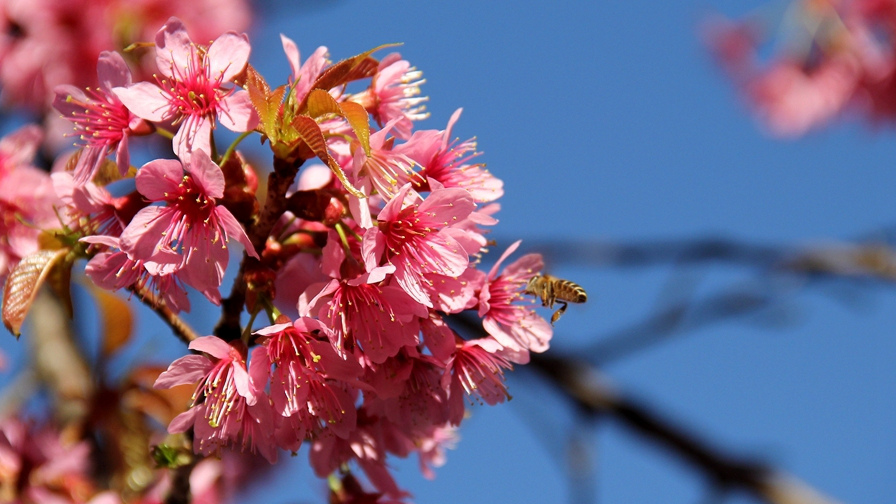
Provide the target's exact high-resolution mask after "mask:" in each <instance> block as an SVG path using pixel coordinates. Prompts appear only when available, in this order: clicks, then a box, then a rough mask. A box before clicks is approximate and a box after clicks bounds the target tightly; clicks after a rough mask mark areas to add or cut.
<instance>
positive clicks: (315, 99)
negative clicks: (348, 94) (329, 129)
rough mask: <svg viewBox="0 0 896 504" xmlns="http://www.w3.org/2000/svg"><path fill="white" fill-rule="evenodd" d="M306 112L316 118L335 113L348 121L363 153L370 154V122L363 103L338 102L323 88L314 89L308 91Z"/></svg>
mask: <svg viewBox="0 0 896 504" xmlns="http://www.w3.org/2000/svg"><path fill="white" fill-rule="evenodd" d="M307 102H308V103H307V105H308V108H307V113H308V115H309V116H311V117H313V118H315V119H317V118H319V117H321V116H323V115H325V114H336V115H338V116H339V117H342V118H343V119H345V120H346V121H348V123H349V125H350V126H351V127H352V130H353V131H354V132H355V136H356V137H357V138H358V141H359V142H361V146H362V148H363V149H364V153H365V154H367V155H368V156H369V155H370V122H369V120H368V115H367V110H366V109H365V108H364V106H363V105H361V104H359V103H355V102H351V101H347V102H342V103H339V102H337V101H336V99H335V98H333V96H332V95H331V94H330V93H328V92H326V91H324V90H323V89H315V90H313V91H311V92H310V93H308V99H307Z"/></svg>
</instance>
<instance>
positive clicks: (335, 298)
mask: <svg viewBox="0 0 896 504" xmlns="http://www.w3.org/2000/svg"><path fill="white" fill-rule="evenodd" d="M367 279H368V275H367V274H365V275H362V276H361V277H359V278H357V279H355V280H351V281H348V282H346V281H339V280H336V279H334V280H332V281H330V283H328V284H327V285H326V286H325V287H324V288H323V290H322V291H320V293H319V294H317V296H315V297H314V299H312V300H311V302H310V305H311V306H310V313H313V314H317V315H318V316H319V317H320V319H321V320H322V321H324V323H326V324H327V325H328V326H330V327H332V328H333V332H332V333H330V334H331V343H332V344H333V347H334V348H335V349H336V350H337V351H338V352H340V353H341V354H344V353H345V352H347V351H348V352H350V349H351V348H352V347H354V346H355V345H360V346H361V348H362V349H363V351H364V354H365V355H366V356H367V357H368V358H370V359H371V360H372V361H373V362H383V361H384V360H386V359H387V358H388V357H392V356H394V355H395V354H397V353H398V351H399V350H400V349H401V348H403V347H405V346H413V345H416V344H417V333H418V332H419V331H420V325H419V322H418V318H419V317H426V316H427V311H426V308H425V307H424V306H423V305H421V304H420V303H418V302H417V301H415V300H413V299H411V298H410V297H409V296H408V295H407V294H406V293H405V292H404V291H403V290H402V289H400V288H398V287H394V286H391V285H385V286H380V285H375V284H370V283H367Z"/></svg>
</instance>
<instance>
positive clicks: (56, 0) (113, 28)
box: [0, 0, 252, 112]
mask: <svg viewBox="0 0 896 504" xmlns="http://www.w3.org/2000/svg"><path fill="white" fill-rule="evenodd" d="M175 12H176V13H178V16H180V18H181V19H182V20H183V21H184V23H185V24H186V25H187V26H189V27H190V29H191V30H193V31H192V34H193V37H194V38H196V40H198V41H202V42H204V43H205V42H207V41H210V40H212V39H214V38H215V37H217V36H218V34H220V33H221V32H224V31H226V30H245V29H246V28H248V27H249V23H250V21H251V18H252V13H251V11H250V9H249V5H248V3H247V2H246V0H193V1H189V2H179V1H176V0H2V1H0V98H2V102H3V104H4V105H6V106H10V105H15V106H27V107H30V108H31V109H33V110H35V111H38V112H40V111H43V110H45V109H48V108H49V106H50V103H51V101H52V99H53V88H55V87H56V86H57V85H60V84H72V85H75V86H78V87H80V88H84V87H87V86H94V85H95V84H96V81H95V79H94V76H95V74H94V69H95V68H96V58H97V56H99V54H100V52H102V51H112V50H118V51H121V50H123V49H124V48H126V47H127V46H129V45H130V44H131V43H133V42H135V41H143V40H152V38H153V35H154V34H155V32H156V30H158V27H159V26H160V25H161V24H163V23H164V22H165V21H166V20H167V19H168V17H169V16H170V15H171V14H172V13H175ZM130 59H131V63H140V65H139V71H138V73H139V74H140V75H148V71H151V69H150V68H149V67H146V65H144V64H143V62H142V60H138V59H137V58H136V57H134V56H130Z"/></svg>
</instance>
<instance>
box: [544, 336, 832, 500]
mask: <svg viewBox="0 0 896 504" xmlns="http://www.w3.org/2000/svg"><path fill="white" fill-rule="evenodd" d="M530 364H531V365H532V367H533V368H535V369H537V370H538V371H540V372H541V373H542V375H543V376H544V377H546V378H547V379H548V380H550V381H551V382H552V383H553V384H554V385H556V386H557V387H558V388H559V389H560V391H561V392H563V394H564V395H565V396H566V397H568V398H569V399H570V400H572V401H573V402H574V404H575V405H576V406H577V407H578V408H579V409H581V410H583V411H585V412H586V413H588V414H591V415H607V416H610V417H612V418H614V419H616V420H617V421H619V422H621V423H622V424H624V425H625V426H627V427H629V428H630V429H632V430H634V431H635V432H637V433H638V434H640V435H642V436H644V437H646V438H648V439H651V440H653V441H654V442H656V443H658V444H661V445H663V446H665V447H666V448H667V449H669V450H670V451H672V452H673V453H675V454H676V455H678V456H679V457H681V458H682V459H683V460H685V461H687V462H688V463H690V464H691V465H693V466H695V467H696V468H697V469H699V470H700V471H701V472H702V473H703V474H705V475H706V476H707V478H709V479H710V480H711V483H712V484H713V485H715V486H717V487H719V488H722V489H726V490H732V489H741V490H745V491H747V492H749V493H751V494H753V495H754V496H755V497H757V498H759V499H761V500H763V501H765V502H768V503H770V504H797V503H799V504H835V503H836V502H837V501H835V500H832V499H830V498H829V497H826V496H824V495H822V494H820V493H819V492H817V491H816V490H814V489H812V488H811V487H809V486H808V485H806V484H805V483H803V482H801V481H800V480H798V479H796V478H794V477H792V476H790V475H787V474H785V473H783V472H781V471H778V470H776V469H774V468H772V467H770V466H768V465H765V464H761V463H757V462H754V461H750V460H744V459H740V458H737V457H734V456H730V455H727V454H725V453H723V452H722V451H720V450H718V449H716V448H714V447H712V446H710V445H709V444H708V443H706V442H705V441H703V440H701V439H699V438H697V437H696V436H694V435H692V434H690V433H688V432H686V431H685V430H684V429H682V428H680V427H677V426H674V425H673V424H672V423H671V422H669V421H668V420H665V419H662V418H660V416H659V415H657V414H655V413H653V412H651V411H650V410H649V409H648V408H647V407H645V406H643V405H641V404H638V403H637V402H636V401H634V400H632V399H631V398H626V397H624V396H622V395H621V394H620V393H619V392H617V391H615V390H614V389H613V388H612V387H611V386H610V385H609V384H608V380H607V379H606V378H605V377H604V376H603V375H602V374H601V373H600V372H598V371H597V370H596V369H595V368H594V367H592V366H591V365H589V364H588V363H586V362H584V361H582V360H579V359H576V358H574V357H558V356H556V355H546V354H533V355H532V360H531V362H530Z"/></svg>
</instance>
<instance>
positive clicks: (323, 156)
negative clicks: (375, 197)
mask: <svg viewBox="0 0 896 504" xmlns="http://www.w3.org/2000/svg"><path fill="white" fill-rule="evenodd" d="M293 126H295V128H296V131H297V132H298V133H299V136H300V137H301V138H302V141H303V142H305V144H306V145H307V146H308V148H309V149H311V150H312V151H313V152H314V154H315V155H316V156H317V157H318V158H320V160H321V161H323V162H324V163H326V164H327V166H329V167H330V170H332V171H333V174H334V175H336V178H338V179H339V181H340V182H342V185H343V186H345V188H346V189H347V190H348V191H349V192H350V193H352V194H354V195H355V196H357V197H359V198H364V197H365V196H364V193H362V192H361V191H359V190H357V189H355V187H354V186H353V185H352V184H351V183H350V182H349V181H348V178H347V177H346V176H345V172H344V171H342V167H341V166H339V163H337V162H336V160H335V159H333V156H331V155H330V151H328V150H327V140H326V139H325V138H324V134H323V132H322V131H321V130H320V125H319V124H317V121H315V120H314V119H312V118H310V117H308V116H297V117H296V118H295V119H294V120H293Z"/></svg>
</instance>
